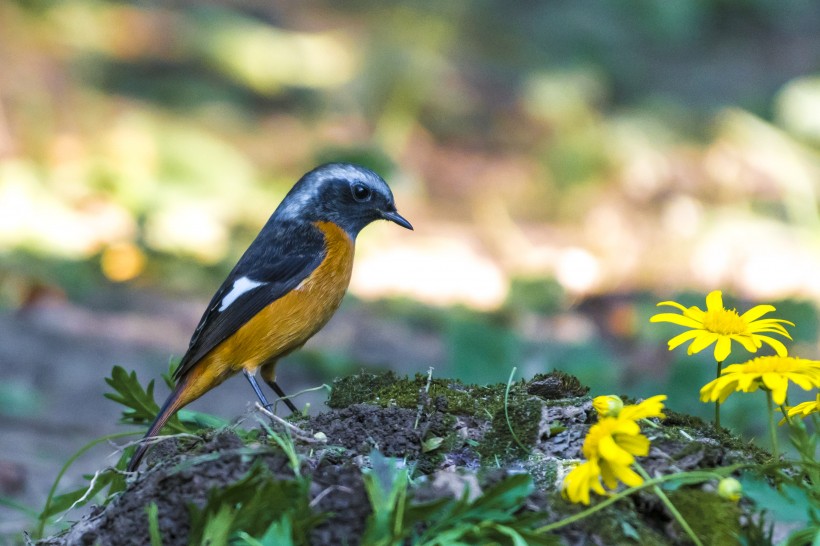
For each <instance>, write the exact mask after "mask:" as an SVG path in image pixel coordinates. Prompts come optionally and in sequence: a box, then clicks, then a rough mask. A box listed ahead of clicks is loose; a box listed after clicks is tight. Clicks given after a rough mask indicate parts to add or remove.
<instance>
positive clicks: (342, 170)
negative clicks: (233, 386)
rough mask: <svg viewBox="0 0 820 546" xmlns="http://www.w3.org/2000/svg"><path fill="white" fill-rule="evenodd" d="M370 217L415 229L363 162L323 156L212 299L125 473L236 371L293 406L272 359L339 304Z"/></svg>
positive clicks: (260, 394)
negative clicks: (181, 414)
mask: <svg viewBox="0 0 820 546" xmlns="http://www.w3.org/2000/svg"><path fill="white" fill-rule="evenodd" d="M376 220H388V221H391V222H394V223H395V224H398V225H399V226H401V227H403V228H406V229H409V230H412V229H413V226H412V225H411V224H410V222H408V221H407V220H406V219H405V218H404V217H402V216H401V215H400V214H399V213H398V211H397V210H396V204H395V201H394V198H393V193H392V191H391V190H390V188H389V186H388V185H387V183H386V182H385V181H384V180H383V179H382V178H381V177H380V176H379V175H378V174H376V173H375V172H373V171H371V170H370V169H367V168H365V167H361V166H358V165H353V164H349V163H328V164H324V165H320V166H319V167H316V168H315V169H313V170H312V171H310V172H308V173H306V174H305V175H304V176H302V178H300V179H299V181H298V182H296V184H295V185H294V186H293V188H292V189H291V190H290V191H289V192H288V193H287V194H286V195H285V197H284V199H282V201H281V203H280V204H279V206H278V207H277V208H276V210H275V211H274V212H273V214H272V215H271V216H270V218H269V219H268V221H267V222H266V223H265V225H264V226H263V227H262V229H261V230H260V232H259V234H258V235H257V236H256V239H254V240H253V242H252V243H251V244H250V246H249V247H248V248H247V250H246V251H245V253H244V254H243V255H242V257H241V258H240V259H239V261H238V262H237V263H236V265H235V266H234V268H233V269H232V270H231V272H230V273H229V274H228V276H227V278H226V279H225V281H224V282H223V283H222V285H221V286H220V287H219V289H218V290H217V291H216V293H215V294H214V296H213V298H212V299H211V301H210V303H209V305H208V307H207V308H206V310H205V312H204V313H203V315H202V318H201V319H200V321H199V324H198V325H197V327H196V329H195V330H194V333H193V335H192V336H191V340H190V342H189V345H188V349H187V351H186V352H185V354H184V355H183V357H182V360H180V363H179V365H178V367H177V368H176V371H175V373H174V380H175V387H174V389H173V391H172V392H171V394H170V395H169V396H168V398H167V399H166V401H165V403H164V404H163V406H162V407H161V408H160V410H159V412H158V414H157V416H156V418H155V419H154V422H153V423H152V424H151V426H150V427H149V429H148V432H147V433H146V434H145V437H144V438H143V440H142V441H141V442H140V443H139V444H138V446H137V450H136V451H135V452H134V454H133V455H132V457H131V460H130V462H129V463H128V467H127V469H128V471H129V472H133V471H136V469H137V468H138V467H139V464H140V461H141V460H142V458H143V456H144V455H145V453H146V451H147V450H148V448H149V446H150V444H149V443H148V442H146V441H145V440H146V439H148V438H151V437H153V436H156V435H157V434H158V433H159V431H160V430H161V429H162V427H163V426H164V425H165V423H167V421H168V419H170V418H171V416H173V415H174V414H175V413H176V412H177V411H178V410H179V409H180V408H182V407H184V406H186V405H187V404H189V403H191V402H192V401H194V400H196V399H197V398H199V397H200V396H202V395H203V394H205V393H206V392H208V391H210V390H211V389H213V388H214V387H216V386H218V385H219V384H221V383H222V382H223V381H225V380H226V379H228V378H229V377H231V376H233V375H235V374H237V373H239V372H242V373H243V374H244V375H245V377H246V378H247V380H248V382H249V383H250V384H251V387H252V388H253V390H254V392H255V393H256V396H257V397H258V398H259V400H260V402H261V403H262V405H263V406H265V407H268V408H269V407H270V404H269V403H268V401H267V398H266V397H265V395H264V393H263V392H262V389H261V388H260V386H259V383H258V382H257V380H256V375H257V372H259V373H260V375H261V377H262V379H263V380H264V382H265V383H267V384H268V385H269V386H270V387H271V388H272V389H273V391H274V392H275V393H276V394H277V395H278V396H279V398H280V399H282V400H283V401H284V402H285V403H286V404H287V406H288V408H289V409H290V410H291V412H297V409H296V406H294V405H293V403H292V402H291V401H290V400H289V399H288V398H287V396H286V395H285V393H284V391H283V390H282V389H281V387H280V386H279V385H278V384H277V383H276V373H275V369H276V363H277V361H278V360H279V359H281V358H282V357H284V356H286V355H288V354H289V353H291V352H293V351H295V350H296V349H298V348H300V347H301V346H302V345H304V344H305V342H306V341H307V340H308V339H309V338H310V337H312V336H313V335H314V334H315V333H316V332H318V331H319V330H320V329H321V328H322V327H323V326H324V325H325V324H326V323H327V322H328V320H330V317H331V316H332V315H333V313H334V312H335V311H336V309H338V307H339V305H340V303H341V301H342V297H343V296H344V294H345V292H346V291H347V287H348V285H349V283H350V277H351V273H352V269H353V255H354V248H355V241H356V236H357V235H358V234H359V232H360V231H361V230H362V228H364V227H365V226H367V225H368V224H370V223H371V222H374V221H376Z"/></svg>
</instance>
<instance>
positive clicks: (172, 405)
mask: <svg viewBox="0 0 820 546" xmlns="http://www.w3.org/2000/svg"><path fill="white" fill-rule="evenodd" d="M186 383H187V382H186V381H184V380H183V381H182V382H180V383H179V384H178V385H177V386H176V388H175V389H174V391H173V392H172V393H171V394H170V395H169V396H168V399H167V400H165V403H164V404H163V405H162V408H160V410H159V413H157V417H156V419H154V422H153V423H151V428H149V429H148V432H146V433H145V436H143V438H142V441H141V442H140V443H139V445H138V446H137V451H135V452H134V455H133V456H132V457H131V461H130V462H129V463H128V472H134V471H135V470H136V469H137V467H139V465H140V461H142V458H143V456H145V453H146V452H147V451H148V449H149V448H150V447H151V444H150V443H149V442H146V440H147V439H148V438H150V437H152V436H156V435H157V434H158V433H159V431H160V430H162V427H164V426H165V423H167V422H168V419H170V418H171V416H172V415H174V413H176V411H177V410H178V409H180V408H181V407H182V406H184V405H186V404H187V403H188V402H189V401H190V400H188V399H187V398H188V397H187V396H185V397H184V396H183V394H184V393H185V392H186V390H187V389H186V388H185V387H186Z"/></svg>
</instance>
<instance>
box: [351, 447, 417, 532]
mask: <svg viewBox="0 0 820 546" xmlns="http://www.w3.org/2000/svg"><path fill="white" fill-rule="evenodd" d="M370 462H371V465H372V468H371V469H370V470H367V471H365V472H364V474H363V476H362V480H363V481H364V487H365V490H366V491H367V496H368V498H369V499H370V505H371V507H372V508H373V513H372V514H371V515H370V517H368V518H367V523H366V525H365V531H364V535H363V536H362V543H363V544H395V543H397V542H396V541H399V540H400V539H401V537H403V536H405V535H406V534H407V533H409V532H410V530H411V529H409V528H407V526H405V525H404V510H405V506H406V503H407V486H408V473H407V469H406V468H401V469H400V468H398V466H397V464H396V462H395V460H393V459H388V458H386V457H384V456H382V455H381V453H379V452H378V451H373V452H372V453H371V454H370Z"/></svg>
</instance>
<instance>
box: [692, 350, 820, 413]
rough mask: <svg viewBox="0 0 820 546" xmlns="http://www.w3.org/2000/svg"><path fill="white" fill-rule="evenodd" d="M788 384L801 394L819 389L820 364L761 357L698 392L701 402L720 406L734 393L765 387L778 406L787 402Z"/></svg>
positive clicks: (727, 370)
mask: <svg viewBox="0 0 820 546" xmlns="http://www.w3.org/2000/svg"><path fill="white" fill-rule="evenodd" d="M789 381H792V382H793V383H794V384H796V385H797V386H799V387H800V388H802V389H804V390H810V389H812V388H814V387H820V362H818V361H816V360H807V359H805V358H795V357H791V356H760V357H757V358H754V359H752V360H750V361H748V362H745V363H743V364H732V365H731V366H727V367H726V368H725V369H724V370H723V371H722V372H721V374H720V377H718V378H717V379H715V380H714V381H710V382H709V383H707V384H706V385H704V386H703V388H701V389H700V400H701V402H714V401H716V400H717V401H719V402H720V403H721V404H722V403H723V402H724V401H725V400H726V398H727V397H728V396H729V395H730V394H732V393H733V392H735V391H744V392H754V391H756V390H757V389H758V388H760V387H764V388H766V389H768V390H770V391H771V392H772V399H773V400H774V403H775V404H777V405H778V406H779V405H782V404H783V403H785V401H786V390H787V389H788V387H789Z"/></svg>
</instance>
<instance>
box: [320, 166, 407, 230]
mask: <svg viewBox="0 0 820 546" xmlns="http://www.w3.org/2000/svg"><path fill="white" fill-rule="evenodd" d="M320 195H321V198H320V199H319V206H318V209H319V210H318V211H317V212H319V216H321V217H324V218H325V219H327V220H329V221H331V222H333V223H335V224H336V225H338V226H340V227H341V228H343V229H344V230H345V231H347V232H348V233H350V234H351V235H352V236H355V235H356V234H358V233H359V231H361V229H362V228H364V227H365V226H366V225H368V224H369V223H371V222H373V221H375V220H390V221H392V222H395V223H397V224H399V225H400V226H402V227H405V228H407V229H413V227H412V226H411V225H410V223H409V222H408V221H407V220H405V219H404V218H402V217H401V216H400V215H399V214H398V212H397V211H396V204H395V203H394V201H393V194H392V193H390V189H389V188H388V187H387V184H385V183H384V182H382V181H381V179H378V183H373V182H372V181H370V180H367V179H353V180H344V179H342V180H340V179H334V180H328V181H327V182H326V183H325V184H323V187H322V188H321V189H320Z"/></svg>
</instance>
